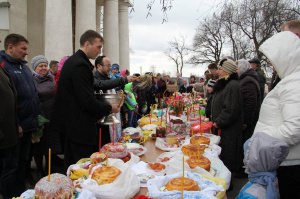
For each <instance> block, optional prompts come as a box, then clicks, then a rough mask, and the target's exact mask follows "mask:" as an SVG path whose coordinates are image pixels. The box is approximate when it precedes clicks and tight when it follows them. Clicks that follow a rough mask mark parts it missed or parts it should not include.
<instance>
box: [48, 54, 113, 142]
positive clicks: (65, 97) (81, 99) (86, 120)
mask: <svg viewBox="0 0 300 199" xmlns="http://www.w3.org/2000/svg"><path fill="white" fill-rule="evenodd" d="M93 68H94V66H93V65H92V64H91V62H90V61H89V59H88V57H87V56H86V54H85V53H84V52H83V51H82V50H78V51H77V52H76V53H75V54H73V55H72V56H71V57H70V58H69V59H68V60H67V61H66V62H65V64H64V67H63V68H62V71H61V75H60V79H59V81H58V87H57V93H56V100H55V105H54V118H53V120H54V124H55V125H59V126H62V128H63V129H64V133H65V136H66V139H67V140H68V141H71V142H73V143H79V144H83V145H93V146H96V145H97V143H98V142H97V129H96V122H97V121H98V119H100V118H101V117H103V116H106V115H109V114H110V113H111V109H112V107H111V105H110V104H109V103H108V102H104V101H99V100H97V99H96V96H95V95H94V86H93V82H94V77H93Z"/></svg>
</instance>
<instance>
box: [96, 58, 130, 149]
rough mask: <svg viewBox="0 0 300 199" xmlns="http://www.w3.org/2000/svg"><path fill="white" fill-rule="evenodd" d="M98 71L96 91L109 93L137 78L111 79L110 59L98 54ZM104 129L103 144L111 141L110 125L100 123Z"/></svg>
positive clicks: (99, 126)
mask: <svg viewBox="0 0 300 199" xmlns="http://www.w3.org/2000/svg"><path fill="white" fill-rule="evenodd" d="M95 66H96V69H97V70H96V71H95V73H94V89H95V91H96V92H99V91H100V90H101V91H102V92H103V93H107V90H110V89H114V88H117V87H118V88H124V86H125V84H127V83H128V82H132V81H134V80H135V79H136V77H133V76H127V77H119V78H116V79H111V78H110V77H109V72H110V70H111V62H110V59H109V58H108V57H106V56H98V57H97V58H96V60H95ZM99 128H101V129H102V139H101V146H103V145H105V144H107V143H109V142H111V140H110V134H109V126H108V125H102V124H99V125H98V129H99Z"/></svg>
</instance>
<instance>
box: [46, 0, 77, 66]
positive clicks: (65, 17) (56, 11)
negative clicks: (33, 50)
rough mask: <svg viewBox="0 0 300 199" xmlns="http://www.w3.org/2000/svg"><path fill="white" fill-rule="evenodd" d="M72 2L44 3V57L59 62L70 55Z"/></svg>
mask: <svg viewBox="0 0 300 199" xmlns="http://www.w3.org/2000/svg"><path fill="white" fill-rule="evenodd" d="M71 5H72V1H71V0H51V1H46V13H45V56H46V57H47V58H48V59H49V60H51V59H55V60H58V61H59V60H60V59H61V58H62V57H63V56H65V55H72V51H73V50H72V49H73V47H72V9H71Z"/></svg>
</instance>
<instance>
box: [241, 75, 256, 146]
mask: <svg viewBox="0 0 300 199" xmlns="http://www.w3.org/2000/svg"><path fill="white" fill-rule="evenodd" d="M239 83H240V87H241V93H242V99H243V142H245V141H246V140H247V139H249V138H250V137H251V136H252V134H253V131H254V128H255V125H256V122H257V120H258V116H259V110H260V104H261V98H260V87H259V83H258V75H257V73H256V72H255V71H254V70H253V69H248V70H247V71H245V72H244V73H243V74H242V75H241V76H240V81H239Z"/></svg>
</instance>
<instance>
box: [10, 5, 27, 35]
mask: <svg viewBox="0 0 300 199" xmlns="http://www.w3.org/2000/svg"><path fill="white" fill-rule="evenodd" d="M8 2H9V3H10V4H11V6H10V8H9V20H10V27H9V33H17V34H21V35H23V36H24V37H26V38H27V1H19V0H9V1H8Z"/></svg>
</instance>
